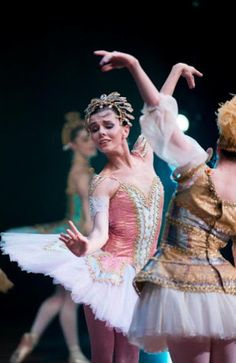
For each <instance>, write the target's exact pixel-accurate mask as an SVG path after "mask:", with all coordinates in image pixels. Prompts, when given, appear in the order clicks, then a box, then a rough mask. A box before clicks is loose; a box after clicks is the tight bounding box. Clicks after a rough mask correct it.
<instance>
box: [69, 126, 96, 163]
mask: <svg viewBox="0 0 236 363" xmlns="http://www.w3.org/2000/svg"><path fill="white" fill-rule="evenodd" d="M71 145H72V149H73V150H74V151H78V152H80V153H81V154H82V155H83V156H85V157H88V158H90V157H92V156H95V155H96V152H97V150H96V146H95V144H94V142H93V140H92V138H91V135H90V134H89V132H88V131H87V130H86V129H81V130H80V131H78V134H77V136H76V137H75V139H74V141H73V142H71Z"/></svg>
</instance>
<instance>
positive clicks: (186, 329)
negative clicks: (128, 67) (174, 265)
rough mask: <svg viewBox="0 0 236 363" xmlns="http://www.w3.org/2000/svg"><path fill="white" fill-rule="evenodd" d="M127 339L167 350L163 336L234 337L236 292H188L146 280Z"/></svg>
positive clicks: (136, 343) (146, 347) (149, 348)
mask: <svg viewBox="0 0 236 363" xmlns="http://www.w3.org/2000/svg"><path fill="white" fill-rule="evenodd" d="M128 337H129V340H130V341H131V342H132V343H133V344H135V345H138V346H139V347H140V348H143V349H144V350H145V351H147V352H160V351H163V350H167V338H168V337H172V338H181V337H198V338H199V339H201V338H203V337H208V338H209V337H212V338H220V339H235V338H236V296H234V295H229V294H224V293H196V292H195V293H190V292H183V291H179V290H174V289H169V288H159V287H157V286H155V285H154V284H150V283H147V284H146V285H145V286H144V289H143V291H142V294H141V297H140V299H139V301H138V303H137V305H136V307H135V311H134V315H133V320H132V323H131V327H130V330H129V333H128Z"/></svg>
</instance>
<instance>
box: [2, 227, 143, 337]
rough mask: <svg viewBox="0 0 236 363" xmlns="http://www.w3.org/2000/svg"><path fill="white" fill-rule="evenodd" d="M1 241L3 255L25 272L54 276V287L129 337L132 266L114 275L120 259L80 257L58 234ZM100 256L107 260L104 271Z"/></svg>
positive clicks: (9, 236) (10, 235)
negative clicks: (61, 289)
mask: <svg viewBox="0 0 236 363" xmlns="http://www.w3.org/2000/svg"><path fill="white" fill-rule="evenodd" d="M1 237H2V242H1V249H2V251H3V253H5V254H8V255H9V256H10V260H11V261H15V262H17V263H18V265H19V266H20V268H21V269H22V270H24V271H27V272H33V273H42V274H44V275H47V276H51V277H52V278H53V282H54V283H56V284H61V285H63V286H64V287H65V288H66V289H67V290H69V291H70V292H71V296H72V299H73V300H74V301H75V302H76V303H84V304H86V305H89V306H90V307H91V308H92V310H93V312H94V314H95V317H96V318H97V319H99V320H103V321H105V322H106V325H107V326H108V327H111V328H116V330H117V331H119V332H122V333H123V334H127V332H128V329H129V326H130V323H131V320H132V315H133V311H134V307H135V303H136V301H137V299H138V295H137V293H136V292H135V289H134V287H133V285H132V283H133V279H134V276H135V269H134V268H133V267H132V266H131V265H130V264H128V263H123V264H121V265H122V266H123V267H122V272H120V273H117V274H115V273H114V271H113V267H112V266H114V265H115V264H117V260H118V258H117V257H115V256H112V255H109V254H108V253H105V252H103V251H102V250H100V251H98V252H96V253H94V254H93V255H89V256H85V257H77V256H75V255H74V254H73V253H72V252H71V251H70V250H69V249H68V248H67V247H66V246H65V245H64V243H63V242H61V241H60V240H59V239H58V237H59V235H58V234H28V233H26V234H24V233H2V234H1ZM101 256H102V257H103V256H104V257H105V260H106V261H105V263H106V266H105V268H103V266H102V264H101ZM107 266H108V267H107ZM109 266H111V267H109Z"/></svg>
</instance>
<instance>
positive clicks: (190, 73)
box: [177, 63, 203, 89]
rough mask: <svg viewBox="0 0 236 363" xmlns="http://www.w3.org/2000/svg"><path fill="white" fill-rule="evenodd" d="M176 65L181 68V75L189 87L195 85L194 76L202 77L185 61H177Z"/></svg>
mask: <svg viewBox="0 0 236 363" xmlns="http://www.w3.org/2000/svg"><path fill="white" fill-rule="evenodd" d="M177 67H179V68H180V70H181V76H182V77H184V78H185V79H186V81H187V84H188V87H189V88H190V89H192V88H194V87H195V79H194V77H195V76H197V77H202V76H203V74H202V73H201V72H199V71H198V70H197V69H196V68H194V67H192V66H189V65H188V64H185V63H179V64H177Z"/></svg>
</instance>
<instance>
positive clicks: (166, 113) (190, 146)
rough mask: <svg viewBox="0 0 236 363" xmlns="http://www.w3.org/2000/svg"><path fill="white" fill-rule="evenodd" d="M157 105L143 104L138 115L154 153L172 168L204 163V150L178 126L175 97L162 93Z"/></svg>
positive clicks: (206, 156)
mask: <svg viewBox="0 0 236 363" xmlns="http://www.w3.org/2000/svg"><path fill="white" fill-rule="evenodd" d="M160 96H161V100H160V104H159V106H155V107H150V106H147V105H144V108H143V110H142V113H143V115H142V116H141V117H140V125H141V130H142V134H143V135H144V136H145V137H146V139H147V140H148V142H149V144H150V145H151V147H152V148H153V151H154V152H155V154H156V155H157V156H159V157H160V158H161V159H163V160H164V161H166V162H167V163H168V164H169V165H170V166H173V167H185V166H187V165H188V166H189V167H190V168H192V167H195V166H198V165H199V164H202V163H204V162H205V161H206V160H207V159H208V154H207V152H206V151H205V150H204V149H203V148H202V147H201V146H200V145H199V144H198V143H197V141H196V140H194V139H193V138H191V137H190V136H187V135H185V134H184V133H183V132H182V131H181V130H180V129H179V127H178V125H177V122H176V119H177V115H178V105H177V102H176V100H175V99H174V98H173V97H171V96H168V95H164V94H161V95H160Z"/></svg>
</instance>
